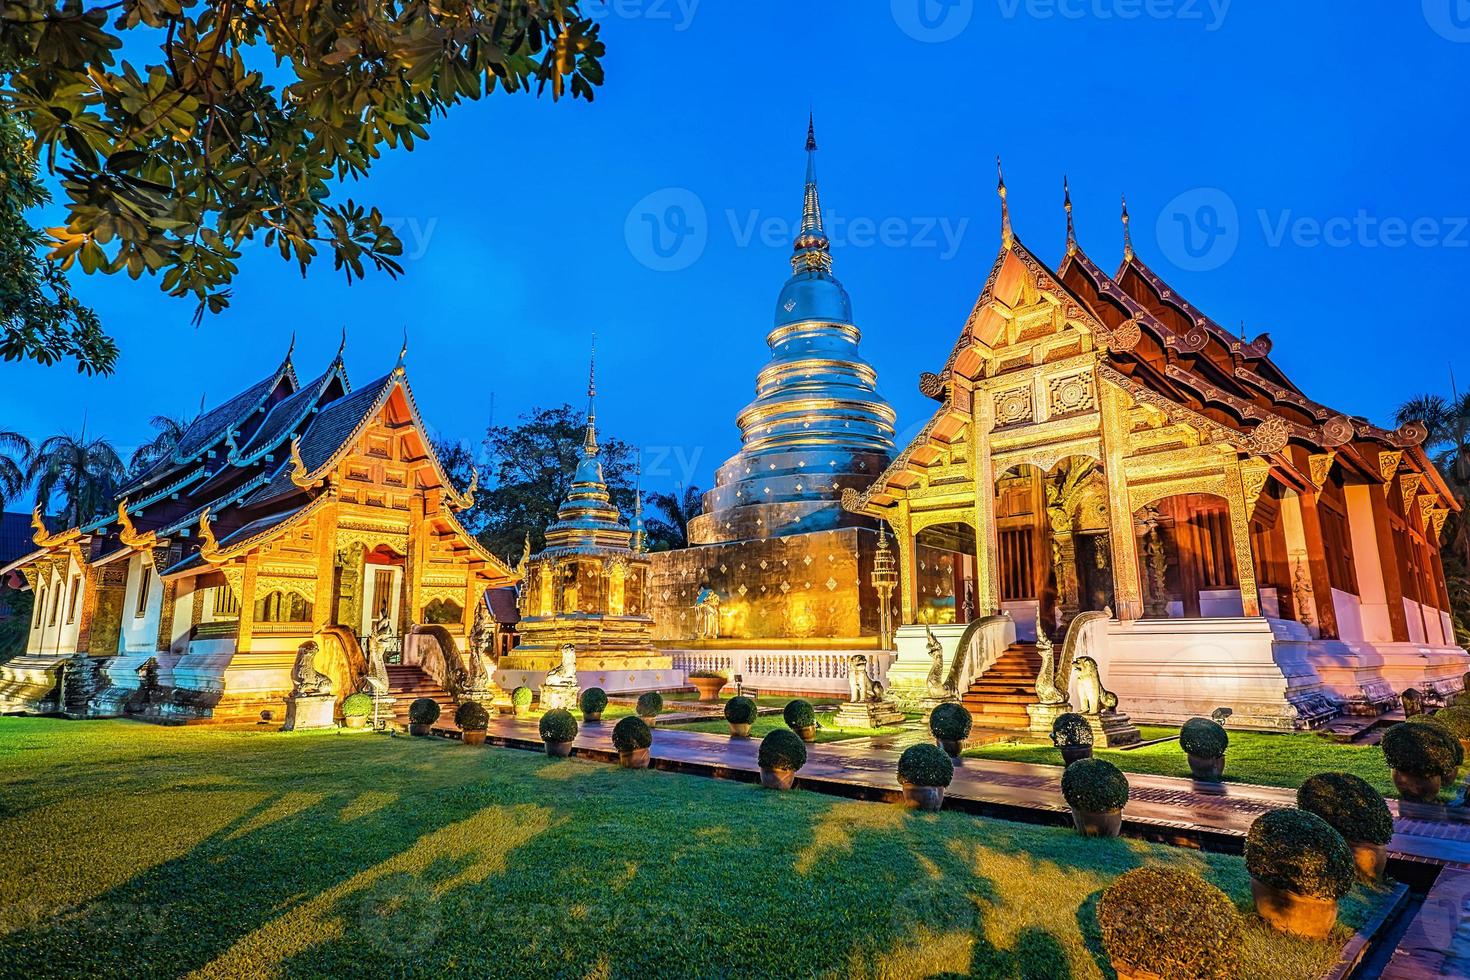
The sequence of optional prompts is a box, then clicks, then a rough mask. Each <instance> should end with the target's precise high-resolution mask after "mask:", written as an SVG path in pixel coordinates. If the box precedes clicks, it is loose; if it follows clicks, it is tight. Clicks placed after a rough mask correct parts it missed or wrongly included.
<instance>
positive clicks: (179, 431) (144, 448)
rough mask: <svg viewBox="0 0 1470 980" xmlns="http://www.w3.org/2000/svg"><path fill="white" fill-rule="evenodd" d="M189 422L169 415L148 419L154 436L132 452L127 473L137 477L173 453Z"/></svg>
mask: <svg viewBox="0 0 1470 980" xmlns="http://www.w3.org/2000/svg"><path fill="white" fill-rule="evenodd" d="M191 422H192V420H191V419H176V418H174V417H173V416H171V415H155V416H153V418H151V419H149V420H148V424H149V425H151V426H153V428H154V429H155V430H156V434H155V435H154V436H153V438H152V439H150V440H148V441H147V442H145V443H143V444H142V445H141V446H139V447H138V448H137V449H135V450H133V455H132V456H130V457H129V458H128V473H129V474H130V475H132V476H137V475H138V474H139V473H142V472H143V471H144V470H146V469H147V468H148V467H150V466H152V465H153V464H154V463H156V462H158V461H159V460H160V459H162V458H163V457H165V456H167V455H168V454H169V453H171V452H173V451H174V447H175V446H177V445H178V444H179V440H180V439H182V438H184V432H185V431H187V430H188V428H189V425H190V424H191Z"/></svg>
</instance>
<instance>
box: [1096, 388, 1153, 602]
mask: <svg viewBox="0 0 1470 980" xmlns="http://www.w3.org/2000/svg"><path fill="white" fill-rule="evenodd" d="M1101 388H1102V399H1103V409H1102V415H1103V419H1104V420H1105V422H1104V426H1103V446H1102V449H1103V476H1104V477H1106V479H1107V483H1108V533H1109V536H1110V540H1111V542H1112V563H1113V601H1114V602H1115V603H1116V604H1117V610H1116V612H1117V615H1118V618H1119V619H1120V620H1123V621H1125V622H1126V621H1130V620H1135V619H1139V618H1140V617H1142V616H1143V598H1142V582H1141V580H1140V578H1139V569H1138V539H1137V538H1136V537H1135V536H1134V533H1133V508H1132V506H1131V505H1130V503H1129V500H1128V470H1127V468H1126V467H1125V465H1124V460H1125V459H1126V457H1127V453H1128V408H1129V405H1130V404H1131V402H1132V400H1131V399H1130V398H1129V397H1128V396H1127V395H1126V394H1125V393H1124V392H1123V391H1122V390H1121V389H1119V388H1117V387H1116V386H1114V385H1112V384H1107V383H1104V384H1102V385H1101Z"/></svg>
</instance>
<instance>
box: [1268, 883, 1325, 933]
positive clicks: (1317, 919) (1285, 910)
mask: <svg viewBox="0 0 1470 980" xmlns="http://www.w3.org/2000/svg"><path fill="white" fill-rule="evenodd" d="M1251 897H1252V898H1253V899H1255V902H1256V913H1257V914H1258V915H1260V917H1261V918H1263V919H1265V920H1266V924H1267V925H1269V926H1270V927H1271V928H1272V929H1275V930H1277V931H1278V932H1286V933H1291V934H1292V935H1295V936H1306V937H1307V938H1309V939H1323V938H1326V936H1327V934H1328V933H1330V932H1331V931H1332V927H1333V925H1335V924H1336V923H1337V902H1335V901H1334V900H1332V899H1330V898H1314V897H1313V896H1310V895H1298V894H1297V893H1296V892H1292V891H1287V890H1286V889H1285V888H1275V887H1273V886H1271V885H1268V884H1266V883H1265V882H1264V881H1261V880H1260V879H1258V878H1256V877H1255V876H1254V875H1252V876H1251Z"/></svg>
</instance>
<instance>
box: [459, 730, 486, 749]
mask: <svg viewBox="0 0 1470 980" xmlns="http://www.w3.org/2000/svg"><path fill="white" fill-rule="evenodd" d="M460 735H461V736H462V737H463V738H464V744H466V745H484V744H485V733H484V731H478V732H474V731H470V730H469V729H465V730H464V731H463V732H460Z"/></svg>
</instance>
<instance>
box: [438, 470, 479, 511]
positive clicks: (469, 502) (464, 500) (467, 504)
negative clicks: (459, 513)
mask: <svg viewBox="0 0 1470 980" xmlns="http://www.w3.org/2000/svg"><path fill="white" fill-rule="evenodd" d="M444 489H445V491H446V492H445V503H446V504H448V506H449V508H450V509H451V510H469V509H470V508H471V507H473V506H475V491H476V490H478V489H480V468H479V467H478V466H472V467H470V483H469V486H467V487H465V488H464V489H463V490H459V491H456V490H455V489H454V488H453V487H452V486H448V485H446V486H445V488H444Z"/></svg>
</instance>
